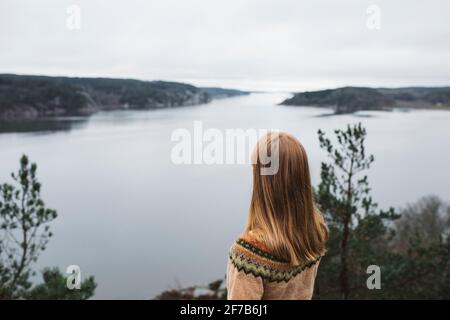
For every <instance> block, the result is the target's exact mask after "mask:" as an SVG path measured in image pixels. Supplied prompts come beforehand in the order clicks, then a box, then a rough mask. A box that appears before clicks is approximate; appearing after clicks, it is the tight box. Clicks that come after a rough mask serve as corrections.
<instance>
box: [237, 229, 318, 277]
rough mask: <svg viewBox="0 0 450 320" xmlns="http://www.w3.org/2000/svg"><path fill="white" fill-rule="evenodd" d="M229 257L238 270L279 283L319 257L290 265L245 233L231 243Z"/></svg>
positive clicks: (315, 261)
mask: <svg viewBox="0 0 450 320" xmlns="http://www.w3.org/2000/svg"><path fill="white" fill-rule="evenodd" d="M229 258H230V263H231V264H232V265H233V266H234V267H236V269H237V270H238V271H239V272H244V273H245V274H247V275H248V274H252V275H253V276H254V277H260V278H261V279H262V280H264V281H265V282H268V283H280V282H288V281H289V280H291V279H292V278H294V277H295V276H297V275H298V274H300V273H301V272H303V271H304V270H305V269H307V268H310V267H312V266H313V265H315V264H316V263H318V262H319V261H320V258H321V257H320V256H318V257H317V258H316V259H315V260H314V261H307V262H304V263H301V264H300V265H297V266H292V265H291V264H290V263H289V262H288V261H286V260H284V259H282V258H279V257H277V256H275V255H273V254H271V253H270V251H269V250H268V249H267V247H266V246H265V245H264V244H263V243H262V242H261V241H259V240H258V239H256V237H255V236H253V235H251V234H245V235H243V236H241V237H240V238H239V239H238V240H236V242H235V243H234V244H233V245H232V247H231V249H230V252H229Z"/></svg>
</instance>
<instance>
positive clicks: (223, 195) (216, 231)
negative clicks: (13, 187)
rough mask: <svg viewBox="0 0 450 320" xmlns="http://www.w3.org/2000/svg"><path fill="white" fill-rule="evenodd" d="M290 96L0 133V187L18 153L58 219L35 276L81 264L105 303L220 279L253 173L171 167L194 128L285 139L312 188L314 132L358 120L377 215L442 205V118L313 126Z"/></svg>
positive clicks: (316, 153) (310, 112)
mask: <svg viewBox="0 0 450 320" xmlns="http://www.w3.org/2000/svg"><path fill="white" fill-rule="evenodd" d="M288 96H289V95H288V94H284V93H258V94H251V95H249V96H244V97H236V98H229V99H225V100H217V101H213V102H212V103H210V104H207V105H201V106H193V107H183V108H175V109H165V110H153V111H152V110H151V111H117V112H116V111H114V112H108V113H99V114H97V115H94V116H92V117H90V118H88V119H66V120H65V121H64V122H61V121H59V122H57V123H56V122H52V121H49V123H45V124H44V123H42V124H40V125H35V126H33V127H30V126H20V127H17V131H21V132H17V133H5V132H4V133H1V134H0V181H1V182H4V181H10V178H9V173H10V172H11V171H15V170H16V169H17V168H18V163H19V162H18V160H19V158H20V156H21V154H23V153H26V154H27V155H29V156H30V158H31V160H32V161H34V162H37V164H38V177H39V179H40V180H41V181H42V183H43V196H44V199H45V200H46V203H47V204H48V205H49V206H50V207H52V208H55V209H57V210H58V213H59V216H58V218H57V219H56V220H55V221H54V222H53V223H52V230H53V232H54V234H55V236H54V238H52V239H51V241H50V243H49V245H48V248H47V250H46V251H45V252H44V253H43V254H42V255H41V257H40V259H39V260H38V263H37V265H36V269H37V270H40V269H42V268H43V267H45V266H58V267H60V268H61V269H62V270H65V268H66V267H67V266H68V265H71V264H76V265H79V266H80V267H81V272H82V277H87V276H88V275H94V276H95V278H96V281H97V282H98V288H97V290H96V296H95V298H105V299H109V298H137V299H148V298H153V297H154V296H155V295H156V294H158V293H159V292H161V291H162V290H165V289H169V288H176V287H177V286H183V287H184V286H188V285H192V284H206V283H208V282H209V281H213V280H215V279H218V278H220V277H223V276H224V275H225V267H226V262H227V252H228V248H229V247H230V245H231V243H232V241H233V240H234V239H235V237H236V236H237V235H239V233H240V232H241V230H242V228H243V226H244V224H245V221H246V215H247V209H248V203H249V198H250V192H251V169H250V166H249V165H175V164H174V163H173V162H172V161H171V150H172V147H173V146H174V145H175V144H176V143H175V142H172V141H171V134H172V132H173V131H174V130H175V129H178V128H186V129H188V130H192V129H193V122H194V121H196V120H202V121H203V127H204V128H205V129H207V128H217V129H220V130H225V129H234V128H242V129H249V128H251V129H280V130H284V131H288V132H291V133H293V134H294V135H295V136H296V137H298V138H299V139H300V141H301V142H302V143H303V144H304V146H305V148H306V150H307V152H308V154H309V161H310V167H311V171H312V179H313V184H314V185H317V184H318V182H319V170H320V162H321V161H323V160H325V159H326V156H325V154H324V152H323V151H321V150H320V148H319V143H318V139H317V130H318V129H319V128H321V129H323V130H325V131H327V132H329V133H331V132H332V129H335V128H342V127H344V126H345V125H346V124H348V123H357V122H362V123H363V124H364V126H366V128H367V130H368V139H367V146H368V148H367V149H368V151H369V152H371V153H373V154H374V155H375V163H374V164H373V167H372V169H371V171H370V174H369V177H370V182H371V186H372V189H373V198H374V199H375V200H376V201H377V202H378V203H379V204H380V207H382V208H387V207H389V206H394V207H397V208H398V207H401V206H404V205H405V204H406V203H408V202H413V201H416V200H417V199H418V198H419V197H421V196H424V195H429V194H436V195H438V196H440V197H442V198H443V199H444V200H446V201H448V200H450V193H449V190H450V169H449V164H450V148H449V137H450V112H446V111H411V112H405V111H393V112H361V113H358V114H355V115H339V116H322V115H324V114H326V113H329V111H328V110H326V109H320V108H306V107H284V106H277V105H276V104H277V103H279V102H281V101H282V100H283V99H285V98H286V97H288ZM14 129H15V128H14V127H12V126H10V127H8V128H6V127H3V128H0V131H10V130H14ZM47 130H50V131H47Z"/></svg>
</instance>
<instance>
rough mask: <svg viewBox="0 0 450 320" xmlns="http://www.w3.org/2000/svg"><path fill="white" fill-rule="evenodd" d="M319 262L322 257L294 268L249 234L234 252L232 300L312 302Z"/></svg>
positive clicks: (229, 274) (230, 277)
mask: <svg viewBox="0 0 450 320" xmlns="http://www.w3.org/2000/svg"><path fill="white" fill-rule="evenodd" d="M319 261H320V256H319V257H317V259H316V260H314V261H311V262H305V263H302V264H300V265H297V266H291V264H290V263H289V262H286V261H283V259H280V258H278V257H276V256H274V255H272V254H271V253H270V252H269V250H268V249H267V247H266V246H265V245H264V244H263V243H262V242H261V241H260V240H258V239H257V237H256V236H255V235H254V234H252V233H251V232H250V233H246V234H245V235H243V236H241V237H240V238H239V239H238V240H237V241H236V242H235V243H234V244H233V246H232V247H231V249H230V253H229V262H228V267H227V288H228V299H232V300H239V299H265V300H270V299H276V300H299V299H302V300H303V299H311V297H312V294H313V289H314V280H315V278H316V274H317V268H318V265H319Z"/></svg>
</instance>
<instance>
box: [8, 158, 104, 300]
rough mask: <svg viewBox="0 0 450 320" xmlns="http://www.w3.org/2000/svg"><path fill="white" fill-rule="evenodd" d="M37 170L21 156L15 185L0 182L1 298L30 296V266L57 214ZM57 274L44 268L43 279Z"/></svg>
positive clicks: (43, 247)
mask: <svg viewBox="0 0 450 320" xmlns="http://www.w3.org/2000/svg"><path fill="white" fill-rule="evenodd" d="M36 171H37V165H36V164H35V163H30V162H29V160H28V157H27V156H25V155H23V156H22V157H21V159H20V168H19V171H18V172H17V173H13V174H11V176H12V178H13V181H14V182H15V184H8V183H4V184H1V185H0V299H20V298H26V297H30V292H29V291H30V289H31V286H32V283H31V282H30V276H31V275H33V274H34V273H33V271H32V269H31V266H32V264H33V263H34V262H36V261H37V259H38V257H39V255H40V253H41V252H42V251H43V250H45V248H46V245H47V243H48V241H49V240H50V238H51V237H52V232H51V231H50V225H49V224H50V222H51V221H53V220H54V219H55V218H56V217H57V213H56V211H55V210H53V209H50V208H48V207H47V206H46V204H45V202H44V201H43V199H42V197H41V183H40V182H39V181H38V179H37V176H36ZM57 276H58V275H57V274H56V273H55V271H54V270H53V271H48V270H47V271H44V280H49V279H51V278H57ZM92 281H93V279H92ZM46 284H48V283H47V282H46ZM86 284H89V287H88V291H87V293H89V292H91V291H92V292H93V289H92V290H91V289H90V288H95V286H92V283H91V282H90V281H88V282H86ZM49 288H50V287H49ZM52 288H53V287H52ZM33 292H37V291H36V290H35V291H33ZM87 293H86V294H84V295H80V296H81V297H85V296H88V294H87ZM31 296H33V297H35V296H36V295H35V294H34V295H31ZM62 297H65V296H62Z"/></svg>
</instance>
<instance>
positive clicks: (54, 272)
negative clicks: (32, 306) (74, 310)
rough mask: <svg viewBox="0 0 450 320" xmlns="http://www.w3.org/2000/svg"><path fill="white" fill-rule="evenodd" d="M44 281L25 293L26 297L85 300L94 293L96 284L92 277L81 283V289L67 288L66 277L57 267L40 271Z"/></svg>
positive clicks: (34, 298)
mask: <svg viewBox="0 0 450 320" xmlns="http://www.w3.org/2000/svg"><path fill="white" fill-rule="evenodd" d="M42 277H43V278H44V283H42V284H38V285H36V286H35V287H33V289H31V290H30V291H29V292H27V293H26V296H25V297H26V299H33V300H85V299H88V298H90V297H91V296H93V295H94V291H95V288H96V287H97V284H96V283H95V280H94V277H89V278H87V279H86V280H84V281H83V282H82V283H81V288H82V290H68V289H67V287H66V278H65V277H64V276H63V275H62V274H61V272H60V271H59V269H58V268H46V269H44V270H43V271H42Z"/></svg>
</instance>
